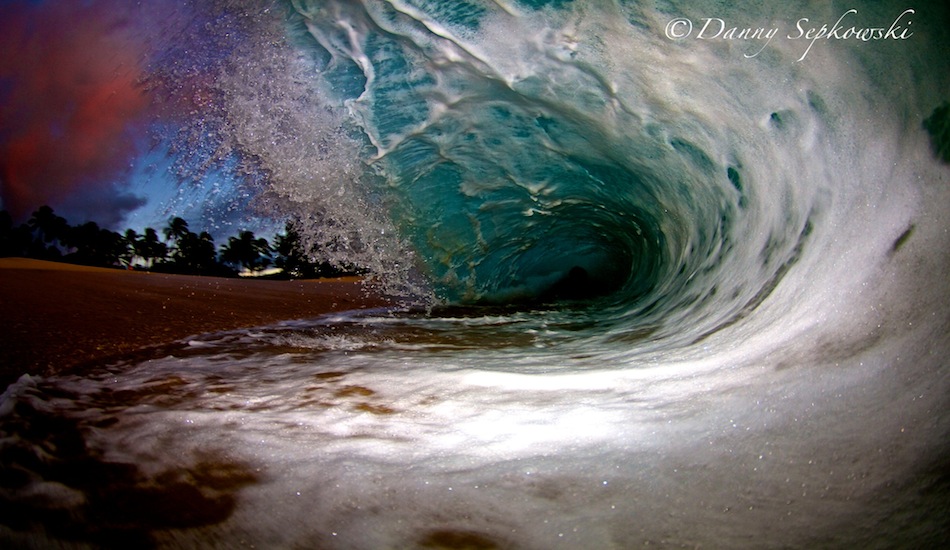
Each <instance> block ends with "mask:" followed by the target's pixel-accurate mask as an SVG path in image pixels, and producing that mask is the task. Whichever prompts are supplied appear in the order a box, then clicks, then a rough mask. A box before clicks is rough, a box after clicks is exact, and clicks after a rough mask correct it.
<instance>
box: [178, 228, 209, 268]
mask: <svg viewBox="0 0 950 550" xmlns="http://www.w3.org/2000/svg"><path fill="white" fill-rule="evenodd" d="M175 264H176V266H177V267H178V269H179V270H181V271H184V272H187V273H194V274H196V275H204V274H209V273H213V272H215V271H217V270H218V255H217V252H216V251H215V247H214V239H213V238H212V237H211V234H210V233H208V232H207V231H202V232H201V234H200V235H196V234H194V233H192V232H191V231H189V232H188V233H187V234H185V235H184V236H183V237H181V239H180V240H179V241H178V247H177V248H176V250H175Z"/></svg>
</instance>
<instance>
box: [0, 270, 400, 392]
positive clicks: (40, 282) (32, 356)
mask: <svg viewBox="0 0 950 550" xmlns="http://www.w3.org/2000/svg"><path fill="white" fill-rule="evenodd" d="M386 304H387V301H386V300H385V299H383V298H381V297H379V296H375V295H373V294H372V293H369V292H368V291H367V289H366V288H365V287H364V285H363V284H362V283H361V281H360V280H359V279H358V278H343V279H328V280H317V281H265V280H253V279H224V278H217V277H194V276H186V275H166V274H158V273H147V272H137V271H122V270H115V269H101V268H92V267H83V266H76V265H71V264H64V263H55V262H45V261H39V260H29V259H24V258H0V384H2V386H0V387H6V386H7V385H8V384H9V383H11V382H13V381H14V380H16V379H17V378H18V377H19V376H20V375H22V374H25V373H29V374H33V375H48V374H54V373H61V372H64V371H67V370H70V369H75V368H78V367H82V366H84V365H89V364H94V363H103V362H107V361H110V360H114V359H117V358H120V357H121V356H123V355H125V354H129V353H131V352H134V351H136V350H138V349H142V348H146V347H150V346H156V345H161V344H164V343H169V342H173V341H176V340H180V339H183V338H187V337H189V336H192V335H196V334H202V333H206V332H212V331H221V330H231V329H238V328H244V327H252V326H259V325H265V324H271V323H275V322H277V321H281V320H287V319H302V318H308V317H315V316H318V315H320V314H322V313H328V312H332V311H341V310H349V309H358V308H366V307H379V306H384V305H386Z"/></svg>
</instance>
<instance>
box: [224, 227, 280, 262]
mask: <svg viewBox="0 0 950 550" xmlns="http://www.w3.org/2000/svg"><path fill="white" fill-rule="evenodd" d="M270 254H271V247H270V245H269V244H268V243H267V239H265V238H263V237H261V238H256V237H255V236H254V233H253V232H252V231H241V233H239V234H238V236H237V237H229V238H228V243H227V244H225V245H223V246H222V247H221V261H222V262H225V263H229V264H232V265H240V266H241V267H243V268H244V269H247V270H250V271H258V270H261V269H263V268H265V267H267V266H268V265H270V262H271V257H270Z"/></svg>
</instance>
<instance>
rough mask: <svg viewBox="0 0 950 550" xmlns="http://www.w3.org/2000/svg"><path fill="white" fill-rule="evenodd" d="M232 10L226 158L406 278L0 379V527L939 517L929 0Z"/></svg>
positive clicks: (358, 537) (349, 539) (505, 529)
mask: <svg viewBox="0 0 950 550" xmlns="http://www.w3.org/2000/svg"><path fill="white" fill-rule="evenodd" d="M865 4H868V5H865ZM217 7H218V8H223V9H224V10H225V11H227V10H238V9H239V8H242V6H240V5H238V4H237V3H219V4H217ZM852 8H855V9H856V10H857V11H856V12H850V11H849V10H850V9H852ZM242 9H244V10H246V13H245V14H244V15H245V16H246V17H247V18H248V20H249V21H251V22H252V23H253V24H248V25H247V26H246V27H245V28H244V32H245V33H246V35H245V36H244V38H243V40H244V44H243V45H241V46H234V47H233V52H232V55H233V56H234V58H233V60H231V61H229V62H228V63H227V64H225V67H226V70H222V72H221V74H220V75H218V77H217V80H216V82H215V86H216V91H217V92H218V94H219V95H218V96H217V97H219V98H220V100H221V102H220V106H219V110H218V111H216V113H215V115H214V116H215V118H214V119H213V123H214V124H216V125H218V126H217V130H218V131H219V132H220V133H221V134H223V135H226V136H228V137H227V139H228V140H229V141H228V142H227V143H228V147H230V150H229V154H231V152H237V153H238V154H241V155H245V156H247V157H253V159H254V163H255V166H256V167H257V169H258V170H259V173H261V174H266V176H267V177H266V178H264V181H266V185H267V187H268V194H267V196H266V198H267V200H268V201H270V204H269V205H270V207H272V208H274V209H277V210H279V211H281V212H287V213H291V214H293V215H295V216H297V217H298V218H299V219H300V220H301V222H302V223H304V224H305V226H306V228H307V231H306V232H307V236H308V238H310V239H311V240H312V242H314V243H318V244H321V245H324V246H325V248H326V249H327V250H328V251H330V252H331V253H333V254H335V255H336V256H335V258H336V260H337V261H341V262H357V263H359V264H360V265H365V266H367V267H369V268H371V269H372V277H373V281H374V284H375V285H377V288H379V289H380V290H381V291H385V292H390V293H394V294H397V295H399V296H401V297H402V299H403V303H404V304H405V305H404V307H400V308H396V309H393V310H371V311H361V312H349V313H344V314H334V315H329V316H320V317H315V318H313V319H304V320H288V321H286V322H283V323H280V324H278V325H276V326H270V327H259V328H255V329H252V330H242V331H235V332H228V333H217V334H206V335H197V336H195V337H194V338H192V339H188V340H186V341H183V342H178V343H174V344H170V345H168V346H165V347H162V348H160V349H152V350H146V351H143V352H142V353H141V354H138V355H136V356H135V357H130V358H129V359H128V360H125V361H122V362H119V363H115V364H107V365H101V366H100V367H97V368H91V369H90V370H89V371H88V372H83V373H80V374H76V375H64V376H60V377H50V378H39V377H30V376H24V377H23V378H22V379H20V381H18V382H17V383H15V384H13V385H12V386H10V387H9V388H8V389H7V390H6V392H4V394H3V396H2V399H0V418H2V419H3V421H2V426H0V431H2V438H0V458H2V460H3V465H4V474H3V480H2V483H0V490H2V493H0V494H2V502H3V504H4V508H5V510H6V511H5V513H4V519H2V520H0V524H2V525H0V538H2V540H4V541H6V543H8V544H10V545H13V546H22V547H37V548H40V547H47V546H50V545H54V544H56V545H63V546H66V547H70V546H77V547H83V546H98V545H105V546H126V545H130V544H135V545H145V546H150V545H152V546H159V547H188V548H192V547H221V548H233V547H266V548H368V549H369V548H372V549H377V548H393V549H402V548H486V549H487V548H526V549H531V548H537V549H542V548H544V549H548V548H634V547H640V546H651V547H652V546H658V547H664V548H816V547H817V548H859V547H860V548H937V547H940V546H941V545H942V544H945V542H946V540H948V537H950V519H948V518H950V469H948V468H950V454H948V442H950V440H948V435H950V408H948V395H950V393H948V392H950V371H948V368H947V359H946V357H947V353H948V352H950V336H948V334H950V314H948V309H947V306H948V305H950V284H948V279H947V273H948V272H950V256H948V252H947V251H948V244H950V235H948V228H947V222H946V220H947V212H948V211H950V167H948V165H947V163H946V160H944V159H941V158H940V156H939V154H938V152H939V151H940V150H941V148H943V150H945V148H946V143H947V130H946V128H947V125H948V120H947V115H946V109H944V110H942V111H941V110H940V106H941V105H942V104H943V103H944V102H946V101H948V100H950V94H948V90H950V86H948V84H950V71H948V70H947V69H948V62H947V60H946V56H945V52H946V51H947V47H948V44H950V36H948V28H950V27H948V26H947V23H950V17H948V11H947V8H935V7H932V6H926V7H925V6H913V5H905V4H902V3H898V2H876V3H874V4H873V5H870V3H864V2H861V3H857V4H855V5H854V6H852V5H851V4H846V3H836V2H828V3H825V2H822V3H814V4H812V3H808V2H787V3H781V4H778V3H776V4H774V5H769V6H762V5H760V4H758V3H749V4H739V5H736V6H731V5H725V4H724V3H719V2H701V3H696V2H676V1H664V2H633V1H590V2H586V1H581V0H577V1H574V2H570V1H564V0H560V1H558V0H551V1H534V2H529V1H526V0H525V1H516V0H509V1H501V0H496V1H494V2H489V1H476V0H465V1H459V2H438V1H432V0H401V1H397V0H392V1H389V2H382V1H377V0H362V1H345V0H339V1H315V0H294V1H292V2H289V3H287V4H279V5H275V6H268V8H267V9H266V10H264V9H259V10H257V11H254V10H252V9H250V8H247V7H246V6H244V7H243V8H242ZM908 10H911V11H908ZM720 21H721V24H720ZM836 24H837V25H839V26H840V27H841V28H843V29H845V30H844V31H842V30H841V29H839V30H838V31H836V34H834V35H833V36H832V37H831V38H814V36H816V35H819V33H820V29H821V27H822V25H826V27H827V28H831V27H834V26H835V25H836ZM852 27H853V28H854V29H856V30H860V29H865V28H880V29H881V31H880V32H879V33H878V34H875V32H873V31H869V32H868V33H866V34H862V35H861V36H864V37H865V38H867V40H862V39H860V38H858V37H856V36H855V34H856V33H854V32H852V33H851V34H850V35H849V34H848V33H847V32H846V30H847V29H850V28H852ZM733 28H735V30H730V29H733ZM812 28H814V29H816V30H815V31H811V30H810V29H812ZM742 29H750V30H749V31H748V32H746V33H745V34H742ZM756 29H761V31H756ZM771 29H775V32H773V33H771V34H772V36H771V38H769V32H770V30H771ZM717 30H718V31H719V32H717ZM755 32H757V34H754V33H755ZM809 33H810V34H809ZM229 41H230V42H229V43H232V42H233V41H234V37H233V36H232V37H229ZM172 76H174V75H172ZM209 120H210V119H209ZM925 121H927V122H926V123H925ZM201 123H202V124H204V123H205V120H204V119H202V121H201ZM199 126H200V125H199ZM201 127H202V128H204V126H201Z"/></svg>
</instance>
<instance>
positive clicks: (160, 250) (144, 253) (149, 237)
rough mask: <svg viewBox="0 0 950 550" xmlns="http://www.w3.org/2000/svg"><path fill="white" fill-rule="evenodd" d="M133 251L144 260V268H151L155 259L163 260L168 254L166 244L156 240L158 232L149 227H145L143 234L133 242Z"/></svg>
mask: <svg viewBox="0 0 950 550" xmlns="http://www.w3.org/2000/svg"><path fill="white" fill-rule="evenodd" d="M135 247H136V248H135V253H136V254H137V255H138V256H141V257H142V259H143V260H144V261H145V267H146V269H152V266H153V265H154V264H155V260H164V259H165V257H166V256H167V255H168V245H166V244H165V243H163V242H162V241H160V240H158V233H156V232H155V230H154V229H152V228H151V227H146V228H145V234H144V235H143V236H142V238H141V239H139V240H137V241H136V242H135Z"/></svg>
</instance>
